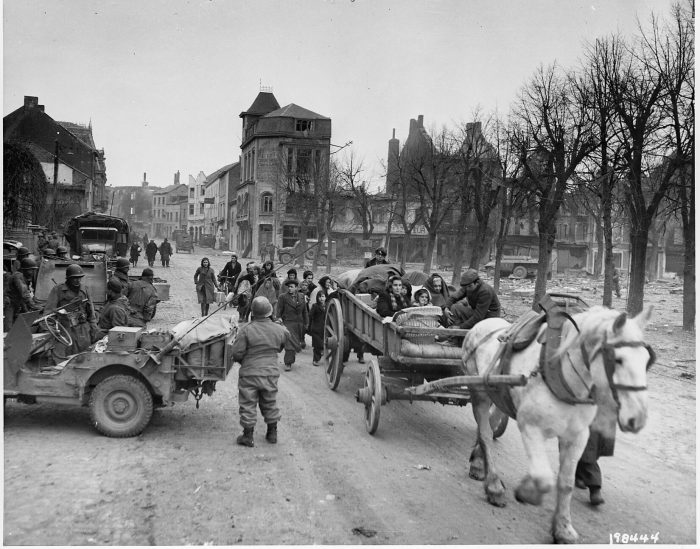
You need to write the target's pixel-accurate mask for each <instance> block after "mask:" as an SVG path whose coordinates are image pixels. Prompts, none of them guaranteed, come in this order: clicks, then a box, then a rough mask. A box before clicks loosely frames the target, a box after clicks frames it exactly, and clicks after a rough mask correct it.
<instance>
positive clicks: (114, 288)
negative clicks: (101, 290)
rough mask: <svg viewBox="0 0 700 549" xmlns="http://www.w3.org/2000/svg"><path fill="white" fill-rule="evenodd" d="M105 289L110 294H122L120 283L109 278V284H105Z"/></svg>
mask: <svg viewBox="0 0 700 549" xmlns="http://www.w3.org/2000/svg"><path fill="white" fill-rule="evenodd" d="M107 289H108V290H109V291H110V292H114V293H115V294H121V293H122V283H121V282H119V281H118V280H117V279H116V278H110V279H109V282H107Z"/></svg>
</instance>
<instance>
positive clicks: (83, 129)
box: [56, 121, 97, 149]
mask: <svg viewBox="0 0 700 549" xmlns="http://www.w3.org/2000/svg"><path fill="white" fill-rule="evenodd" d="M56 123H57V124H60V125H61V126H63V127H64V128H66V129H67V130H68V131H69V132H71V133H72V134H73V135H74V136H75V137H77V138H78V139H80V140H81V141H82V142H83V143H85V144H86V145H87V146H88V147H90V148H91V149H97V147H96V146H95V140H94V139H93V137H92V126H91V125H88V126H85V125H83V124H75V123H74V122H59V121H56Z"/></svg>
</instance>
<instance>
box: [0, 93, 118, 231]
mask: <svg viewBox="0 0 700 549" xmlns="http://www.w3.org/2000/svg"><path fill="white" fill-rule="evenodd" d="M3 142H4V143H12V144H13V146H16V147H22V148H23V149H24V150H26V151H28V152H29V153H30V154H31V155H32V156H34V157H35V158H36V160H37V161H38V162H39V164H40V166H41V168H42V170H43V172H44V175H45V182H46V185H47V193H46V204H47V208H45V211H44V212H41V213H39V215H41V214H43V215H42V218H41V219H34V217H36V215H35V214H36V212H35V214H32V213H28V214H27V215H28V217H29V218H28V219H26V222H27V223H31V222H34V223H40V224H48V225H50V226H52V227H54V228H56V229H60V228H61V227H63V226H64V225H65V223H66V221H67V220H68V219H70V218H71V217H73V216H75V215H78V214H80V213H83V212H86V211H90V210H93V211H105V210H106V208H107V203H106V197H105V191H104V188H105V184H106V181H107V176H106V168H105V155H104V150H102V149H97V147H96V145H95V142H94V139H93V136H92V125H91V124H88V125H82V124H75V123H72V122H57V121H55V120H54V119H53V118H51V117H50V116H49V115H48V114H46V112H45V109H44V105H40V104H39V99H38V98H37V97H32V96H25V97H24V105H23V106H22V107H20V108H18V109H16V110H15V111H13V112H11V113H10V114H8V115H7V116H5V117H4V118H3ZM54 183H55V184H54Z"/></svg>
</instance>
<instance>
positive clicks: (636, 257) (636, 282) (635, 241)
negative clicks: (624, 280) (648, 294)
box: [627, 228, 649, 316]
mask: <svg viewBox="0 0 700 549" xmlns="http://www.w3.org/2000/svg"><path fill="white" fill-rule="evenodd" d="M648 241H649V231H648V230H647V229H644V228H634V229H632V234H631V236H630V246H631V252H632V257H631V259H630V276H629V286H628V288H627V312H628V313H629V314H630V316H635V315H637V313H640V312H641V311H642V309H643V308H644V285H645V282H646V281H645V276H646V257H647V242H648Z"/></svg>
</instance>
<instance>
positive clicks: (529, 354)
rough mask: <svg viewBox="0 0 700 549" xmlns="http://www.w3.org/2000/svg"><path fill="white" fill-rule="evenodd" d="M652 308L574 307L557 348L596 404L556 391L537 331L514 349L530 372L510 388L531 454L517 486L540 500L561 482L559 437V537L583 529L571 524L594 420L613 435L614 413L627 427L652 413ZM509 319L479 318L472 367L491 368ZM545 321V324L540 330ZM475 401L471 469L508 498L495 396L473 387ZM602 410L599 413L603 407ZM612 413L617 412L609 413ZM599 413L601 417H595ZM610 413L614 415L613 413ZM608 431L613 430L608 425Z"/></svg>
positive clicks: (521, 369) (470, 350) (519, 364)
mask: <svg viewBox="0 0 700 549" xmlns="http://www.w3.org/2000/svg"><path fill="white" fill-rule="evenodd" d="M650 314H651V308H648V309H645V310H644V311H643V312H642V313H641V314H639V315H638V316H637V317H635V318H632V319H628V318H627V315H626V313H619V312H617V311H614V310H612V309H607V308H604V307H601V306H595V307H591V308H590V309H588V310H586V311H585V312H581V313H578V314H575V315H573V321H574V322H575V324H573V323H572V322H569V321H567V322H565V323H564V325H563V328H562V337H561V344H560V346H559V349H558V350H557V352H556V356H557V357H558V358H559V359H560V362H561V365H562V368H563V369H564V370H566V371H565V373H567V374H573V375H570V378H571V379H578V380H579V382H580V385H579V386H578V388H579V390H580V397H582V398H581V400H582V401H584V400H589V401H590V399H586V397H592V400H593V401H594V404H591V403H575V404H568V403H566V402H563V401H562V400H559V399H557V397H555V395H554V394H553V393H552V392H551V391H550V389H549V388H548V386H547V385H546V383H545V382H544V380H543V379H542V373H541V370H540V352H541V350H542V344H541V343H539V342H538V340H540V339H541V338H539V337H538V338H536V339H535V340H534V341H533V342H532V343H531V344H530V345H529V346H528V347H527V348H525V349H524V350H522V351H520V352H515V353H514V354H513V357H512V361H511V366H510V373H511V374H524V375H526V376H528V382H527V384H525V385H524V386H518V387H511V388H510V389H509V390H508V392H509V394H510V396H511V398H512V402H513V404H514V406H515V410H517V414H516V419H517V423H518V428H519V429H520V434H521V436H522V440H523V445H524V447H525V452H526V453H527V457H528V473H527V475H526V476H525V477H524V478H523V480H522V481H521V482H520V485H519V486H518V487H517V488H516V490H515V497H516V499H517V500H518V501H520V502H523V503H531V504H534V505H539V504H540V503H541V501H542V496H543V494H545V493H547V492H549V491H550V490H551V489H552V487H553V486H554V479H553V474H552V470H551V467H550V465H549V461H548V459H547V455H546V452H545V440H546V439H550V438H554V437H556V438H557V439H558V441H559V474H558V476H557V480H556V488H557V492H556V509H555V511H554V517H553V521H552V535H553V537H554V540H555V541H556V542H558V543H573V542H575V541H576V540H577V539H578V534H577V532H576V530H575V529H574V528H573V526H572V524H571V511H570V505H571V495H572V491H573V485H574V473H575V469H576V464H577V462H578V460H579V458H580V457H581V455H582V453H583V450H584V448H585V446H586V441H587V439H588V436H589V426H590V427H591V428H592V429H594V430H599V431H600V432H601V433H602V434H603V436H608V437H612V436H614V429H615V419H616V420H617V423H618V424H619V426H620V429H621V430H622V431H627V432H632V433H636V432H638V431H639V430H640V429H642V428H643V427H644V425H645V423H646V420H647V393H646V388H647V369H648V367H649V366H650V365H651V363H652V362H653V360H654V355H653V351H652V350H651V347H649V346H648V345H647V344H646V343H644V340H643V331H642V330H643V329H644V327H645V326H646V323H647V321H648V320H649V316H650ZM509 326H510V324H509V323H508V322H507V321H505V320H503V319H501V318H492V319H486V320H483V321H481V322H479V323H478V324H476V325H475V326H474V328H472V330H471V331H470V332H469V334H468V335H467V337H465V339H464V344H463V347H462V361H463V365H464V368H465V371H466V373H467V374H470V375H476V374H481V375H484V373H485V371H486V370H489V369H490V366H491V364H492V361H493V359H494V357H495V355H496V353H497V352H498V350H499V346H500V345H501V343H500V342H499V340H498V335H500V334H501V333H502V332H504V331H505V330H506V329H507V328H508V327H509ZM545 329H546V324H545V325H544V326H543V327H542V328H541V329H540V334H539V335H542V332H543V331H544V330H545ZM470 392H471V395H472V409H473V411H474V417H475V419H476V421H477V424H478V427H479V430H478V440H477V442H476V444H475V447H474V450H473V451H472V455H471V457H470V470H469V476H470V477H472V478H475V479H477V480H483V481H484V490H485V492H486V496H487V499H488V501H489V503H491V504H492V505H496V506H504V505H505V487H504V485H503V483H502V482H501V480H500V478H499V476H498V473H497V472H496V469H495V464H494V459H493V452H492V445H493V436H492V434H493V433H492V430H491V426H490V424H489V419H488V418H489V407H490V405H491V398H490V397H489V396H488V394H487V393H486V391H485V389H473V390H471V391H470ZM596 414H597V415H596ZM610 417H612V418H613V420H612V421H609V419H610ZM594 418H595V424H594V425H591V424H592V422H593V421H594ZM606 420H607V421H606ZM606 431H607V432H606Z"/></svg>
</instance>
